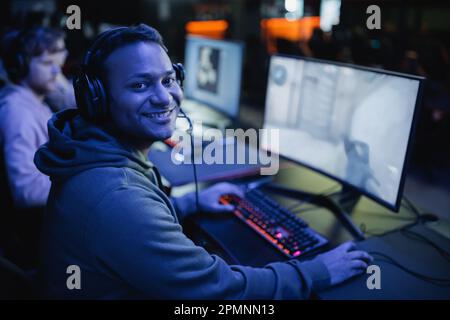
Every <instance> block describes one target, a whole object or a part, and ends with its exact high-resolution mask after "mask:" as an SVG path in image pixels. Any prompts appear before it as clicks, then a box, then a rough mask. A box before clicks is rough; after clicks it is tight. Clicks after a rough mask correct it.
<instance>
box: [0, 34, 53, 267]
mask: <svg viewBox="0 0 450 320" xmlns="http://www.w3.org/2000/svg"><path fill="white" fill-rule="evenodd" d="M61 37H62V35H61V32H59V31H56V30H53V29H49V28H44V27H35V28H31V29H28V30H21V31H19V30H13V31H10V32H8V33H6V34H5V36H4V37H3V39H2V60H3V65H4V69H5V71H6V73H7V75H8V80H9V82H8V83H7V84H6V85H5V86H4V87H3V88H2V89H1V90H0V146H1V158H2V170H1V174H2V176H1V188H2V193H3V199H4V200H6V201H2V202H3V204H2V206H3V208H4V209H5V210H4V211H3V213H2V216H1V219H2V221H0V224H1V227H2V228H3V229H4V230H1V232H2V236H3V237H4V239H3V240H4V242H6V243H5V244H3V246H4V248H5V251H6V255H7V256H9V257H10V258H11V259H12V260H13V261H15V262H16V263H17V264H19V265H21V266H23V267H27V266H31V265H33V264H34V263H35V259H36V253H37V245H36V243H37V238H38V237H39V229H40V221H41V219H42V212H43V208H44V206H45V204H46V202H47V197H48V193H49V190H50V180H49V178H48V177H47V176H46V175H44V174H42V173H41V172H39V171H38V170H37V168H36V166H35V165H34V163H33V157H34V153H35V152H36V150H37V149H38V148H39V146H40V145H42V144H44V143H45V142H47V140H48V132H47V121H48V120H49V119H50V117H51V116H52V111H51V109H50V107H49V106H48V105H47V104H46V103H45V102H44V99H45V96H46V95H47V94H49V93H50V92H52V91H54V90H55V89H56V87H57V79H58V76H59V75H60V73H61V56H60V52H59V50H58V49H59V47H58V41H60V39H61Z"/></svg>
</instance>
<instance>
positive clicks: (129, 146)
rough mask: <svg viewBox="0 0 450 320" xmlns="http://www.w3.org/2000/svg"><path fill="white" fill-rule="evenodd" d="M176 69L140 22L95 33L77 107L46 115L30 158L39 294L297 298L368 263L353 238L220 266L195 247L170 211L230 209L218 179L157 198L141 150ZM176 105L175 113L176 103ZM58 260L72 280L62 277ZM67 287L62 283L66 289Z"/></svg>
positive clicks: (155, 128) (174, 112)
mask: <svg viewBox="0 0 450 320" xmlns="http://www.w3.org/2000/svg"><path fill="white" fill-rule="evenodd" d="M181 74H182V70H181V69H180V66H179V65H173V64H172V63H171V61H170V58H169V56H168V54H167V49H166V47H165V46H164V44H163V41H162V38H161V36H160V34H159V33H158V31H156V30H155V29H153V28H151V27H149V26H147V25H144V24H140V25H138V26H133V27H120V28H117V29H113V30H109V31H106V32H105V33H103V34H101V35H100V36H99V37H97V38H96V40H95V41H94V43H93V45H92V46H91V48H90V49H89V50H88V51H87V53H86V55H85V57H84V59H83V65H82V68H81V71H80V73H79V74H78V75H77V76H76V77H75V79H74V89H75V97H76V101H77V106H78V110H70V109H69V110H64V111H62V112H59V113H57V114H55V115H54V116H53V118H52V119H51V120H50V122H49V136H50V139H49V142H48V143H46V144H45V145H44V146H42V147H41V148H39V150H38V151H37V152H36V155H35V164H36V166H37V167H38V168H39V170H41V171H42V172H43V173H45V174H47V175H49V176H50V178H51V181H52V187H51V191H50V196H49V200H48V203H47V214H46V216H45V221H44V229H43V236H44V237H43V247H42V253H43V256H42V261H41V262H42V269H41V272H42V273H41V279H42V281H43V282H42V290H43V291H42V294H43V296H44V297H46V298H60V299H61V298H86V299H133V298H135V299H142V298H154V299H299V298H308V297H309V296H310V294H311V292H312V291H313V290H319V289H321V288H326V287H329V286H331V285H334V284H337V283H340V282H342V281H344V280H346V279H348V278H350V277H352V276H355V275H357V274H360V273H362V272H363V271H364V270H365V269H366V268H367V266H368V263H369V262H370V261H371V257H370V256H369V255H368V254H367V253H366V252H363V251H358V250H355V246H354V244H353V243H351V242H349V243H345V244H343V245H341V246H339V247H337V248H336V249H334V250H332V251H330V252H327V253H324V254H322V255H319V256H318V257H316V258H315V259H313V260H311V261H307V262H300V261H298V260H291V261H289V262H275V263H271V264H269V265H267V266H265V267H263V268H253V267H248V266H242V265H229V264H227V263H226V262H225V261H224V260H223V259H222V258H220V257H218V256H216V255H211V254H209V253H208V252H207V251H206V250H205V249H204V248H202V247H199V246H196V245H195V244H194V243H193V242H192V241H191V240H190V239H189V238H187V237H186V235H185V234H184V233H183V231H182V227H181V225H180V223H179V221H181V220H183V219H184V218H185V217H187V216H189V215H191V214H194V213H195V212H196V211H197V210H196V209H197V205H196V204H198V207H199V208H200V209H201V211H203V212H211V213H219V212H231V211H232V210H233V209H234V208H233V206H229V205H223V204H221V203H219V198H220V196H221V195H223V194H230V193H234V194H237V195H240V196H242V195H243V192H242V191H241V189H240V188H238V187H237V186H235V185H233V184H230V183H219V184H216V185H213V186H211V187H209V188H207V189H204V190H202V191H201V192H200V194H199V197H198V202H196V200H195V199H196V197H195V195H194V194H193V193H188V194H186V195H184V196H182V197H179V198H169V197H168V196H167V195H166V194H165V193H164V192H163V190H162V184H161V181H160V178H159V174H158V172H157V170H156V168H154V167H153V166H152V164H151V163H150V162H149V161H148V160H147V153H148V152H149V148H150V146H151V144H152V143H153V142H155V141H161V140H165V139H167V138H169V137H170V136H171V135H172V133H173V132H174V129H175V121H176V118H177V116H178V113H179V112H180V103H181V100H182V98H183V92H182V89H181V79H182V77H181ZM181 112H182V111H181ZM69 266H77V267H78V268H79V271H80V279H81V282H80V283H79V284H80V287H79V289H80V290H75V289H74V288H71V287H70V286H69V287H70V288H69V287H68V285H67V282H68V273H67V270H68V269H67V268H68V267H69ZM72 289H73V290H72Z"/></svg>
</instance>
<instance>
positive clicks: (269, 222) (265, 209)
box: [220, 189, 328, 258]
mask: <svg viewBox="0 0 450 320" xmlns="http://www.w3.org/2000/svg"><path fill="white" fill-rule="evenodd" d="M220 202H221V203H223V204H231V205H234V206H235V210H234V214H235V215H236V216H237V217H238V218H239V219H240V220H242V221H243V222H245V223H246V224H247V225H248V226H249V227H250V228H252V229H253V230H255V231H256V232H257V233H258V234H260V235H261V236H262V237H264V238H265V239H266V240H268V241H269V242H270V243H271V244H272V245H273V246H275V247H276V248H277V249H278V250H279V251H281V252H282V253H283V254H285V255H286V256H288V257H289V258H296V257H298V256H300V255H304V254H306V253H308V252H310V251H312V250H315V249H317V248H319V247H322V246H324V245H326V244H327V243H328V240H327V239H326V238H324V237H323V236H322V235H320V234H319V233H317V232H316V231H314V230H313V229H311V228H310V227H308V224H307V223H306V222H305V221H303V220H302V219H300V218H298V217H297V216H296V215H295V214H294V213H292V212H291V211H289V210H288V209H286V208H284V207H282V206H280V205H279V204H278V203H277V202H276V201H275V200H273V199H271V198H270V197H268V196H267V195H265V194H264V193H263V192H261V191H259V190H257V189H253V190H250V191H247V192H246V194H245V198H240V197H239V196H236V195H233V194H228V195H224V196H222V197H221V198H220Z"/></svg>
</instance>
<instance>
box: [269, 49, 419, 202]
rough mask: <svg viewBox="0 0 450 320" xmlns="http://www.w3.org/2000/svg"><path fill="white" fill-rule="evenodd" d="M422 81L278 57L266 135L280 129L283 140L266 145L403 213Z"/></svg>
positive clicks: (271, 82) (272, 73)
mask: <svg viewBox="0 0 450 320" xmlns="http://www.w3.org/2000/svg"><path fill="white" fill-rule="evenodd" d="M423 80H424V79H423V78H421V77H416V76H412V75H407V74H400V73H394V72H389V71H385V70H378V69H370V68H365V67H359V66H353V65H347V64H340V63H334V62H329V61H321V60H316V59H305V58H298V57H288V56H281V55H275V56H273V57H272V58H271V62H270V70H269V77H268V86H267V92H266V107H265V117H264V128H265V129H273V128H276V129H279V136H280V141H279V145H278V146H276V149H277V150H274V147H273V145H272V146H271V145H269V143H267V139H265V138H264V137H263V139H262V141H261V146H262V147H263V148H265V149H269V150H271V151H273V152H276V153H278V154H280V155H281V156H283V157H285V158H288V159H291V160H294V161H295V162H298V163H300V164H302V165H304V166H307V167H309V168H311V169H313V170H316V171H318V172H320V173H322V174H325V175H327V176H328V177H331V178H333V179H335V180H337V181H339V182H341V183H343V184H344V186H349V187H350V189H353V190H356V191H357V192H358V193H361V194H364V195H366V196H368V197H369V198H371V199H373V200H375V201H377V202H379V203H380V204H382V205H384V206H386V207H388V208H390V209H392V210H396V211H397V210H398V208H399V205H400V201H401V195H402V190H403V182H404V175H405V161H406V158H407V155H408V149H409V145H410V142H411V136H412V132H413V124H414V122H415V118H416V116H417V110H418V105H419V102H420V100H421V92H422V86H423Z"/></svg>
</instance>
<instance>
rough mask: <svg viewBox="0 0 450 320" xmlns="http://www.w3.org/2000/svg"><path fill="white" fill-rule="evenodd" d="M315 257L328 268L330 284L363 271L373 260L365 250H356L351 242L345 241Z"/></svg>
mask: <svg viewBox="0 0 450 320" xmlns="http://www.w3.org/2000/svg"><path fill="white" fill-rule="evenodd" d="M315 259H318V260H320V261H322V262H323V264H324V265H325V266H326V268H327V269H328V272H329V274H330V279H331V285H336V284H339V283H341V282H343V281H345V280H347V279H350V278H352V277H354V276H357V275H359V274H361V273H363V272H364V271H365V270H366V269H367V267H368V266H369V264H370V263H371V262H372V261H373V258H372V257H371V256H370V255H369V254H368V253H367V252H365V251H361V250H356V245H355V244H354V243H353V242H345V243H343V244H341V245H340V246H338V247H336V248H334V249H333V250H331V251H328V252H325V253H323V254H320V255H318V256H317V257H316V258H315Z"/></svg>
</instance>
